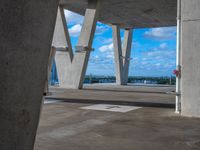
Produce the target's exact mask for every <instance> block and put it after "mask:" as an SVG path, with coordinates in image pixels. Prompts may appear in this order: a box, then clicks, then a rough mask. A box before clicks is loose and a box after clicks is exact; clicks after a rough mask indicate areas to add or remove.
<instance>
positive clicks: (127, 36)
mask: <svg viewBox="0 0 200 150" xmlns="http://www.w3.org/2000/svg"><path fill="white" fill-rule="evenodd" d="M132 36H133V30H132V29H125V31H124V43H123V48H122V56H123V77H122V85H127V82H128V73H129V65H130V60H131V58H130V57H131V47H132V38H133V37H132Z"/></svg>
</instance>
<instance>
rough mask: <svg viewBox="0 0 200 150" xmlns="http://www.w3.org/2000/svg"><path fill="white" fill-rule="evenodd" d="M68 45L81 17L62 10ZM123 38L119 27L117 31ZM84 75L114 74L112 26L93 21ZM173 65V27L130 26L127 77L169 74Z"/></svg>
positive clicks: (75, 36) (77, 34) (79, 25)
mask: <svg viewBox="0 0 200 150" xmlns="http://www.w3.org/2000/svg"><path fill="white" fill-rule="evenodd" d="M65 16H66V19H67V23H68V29H69V33H70V36H71V41H72V45H73V46H75V45H76V43H77V41H78V36H79V34H80V31H81V27H82V23H83V17H82V16H80V15H78V14H75V13H72V12H70V11H67V10H66V11H65ZM121 36H122V37H121V38H123V30H122V31H121ZM93 48H95V51H93V52H92V53H91V55H90V60H89V64H88V68H87V73H86V74H87V75H88V74H93V75H115V66H114V50H113V43H112V29H111V27H110V26H108V25H105V24H102V23H99V22H98V23H97V29H96V33H95V38H94V42H93ZM175 68H176V27H164V28H151V29H149V28H148V29H134V32H133V42H132V50H131V61H130V70H129V76H170V75H172V70H174V69H175Z"/></svg>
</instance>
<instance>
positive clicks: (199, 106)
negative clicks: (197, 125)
mask: <svg viewBox="0 0 200 150" xmlns="http://www.w3.org/2000/svg"><path fill="white" fill-rule="evenodd" d="M199 9H200V1H199V0H190V1H187V0H182V30H181V32H182V41H181V47H182V58H181V59H182V80H181V81H182V84H181V85H182V89H181V90H182V96H181V98H182V99H181V103H182V104H181V105H182V114H183V115H184V116H196V117H200V82H198V81H199V80H200V69H199V68H200V63H199V58H200V51H199V47H200V42H199V41H200V36H199V35H200V21H199V19H200V11H199ZM191 10H192V11H191Z"/></svg>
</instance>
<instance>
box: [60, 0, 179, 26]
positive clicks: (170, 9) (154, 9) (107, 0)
mask: <svg viewBox="0 0 200 150" xmlns="http://www.w3.org/2000/svg"><path fill="white" fill-rule="evenodd" d="M100 1H101V2H102V7H101V9H100V17H99V19H98V20H99V21H101V22H103V23H106V24H119V25H120V26H121V27H124V28H127V27H128V28H142V27H161V26H174V25H176V14H177V11H176V10H177V9H176V8H177V0H100ZM60 3H61V4H62V5H64V7H65V8H66V9H68V10H71V11H73V12H76V13H79V14H81V15H84V11H85V9H86V7H87V0H76V1H75V0H61V1H60Z"/></svg>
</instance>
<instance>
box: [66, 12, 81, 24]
mask: <svg viewBox="0 0 200 150" xmlns="http://www.w3.org/2000/svg"><path fill="white" fill-rule="evenodd" d="M65 18H66V20H67V23H68V24H69V25H70V24H82V23H83V19H84V17H83V16H81V15H79V14H76V13H74V12H71V11H69V10H65Z"/></svg>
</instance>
